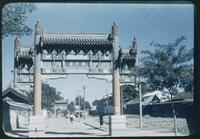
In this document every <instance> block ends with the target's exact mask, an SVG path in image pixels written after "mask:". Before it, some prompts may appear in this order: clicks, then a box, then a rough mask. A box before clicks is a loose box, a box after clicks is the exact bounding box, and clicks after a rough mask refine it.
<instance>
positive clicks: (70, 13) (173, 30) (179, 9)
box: [2, 3, 194, 102]
mask: <svg viewBox="0 0 200 139" xmlns="http://www.w3.org/2000/svg"><path fill="white" fill-rule="evenodd" d="M36 6H37V10H36V11H35V12H33V13H32V14H29V15H28V18H27V20H26V23H27V24H28V25H29V26H30V27H31V28H33V29H34V25H35V23H36V21H37V20H39V21H40V24H41V26H42V29H43V30H44V31H45V32H63V33H73V32H91V33H93V32H94V33H98V32H101V33H111V26H112V24H113V22H116V24H117V26H118V27H119V44H120V47H122V48H128V47H130V46H131V43H132V41H133V38H134V37H136V39H137V41H138V46H139V53H140V51H141V50H146V49H152V48H151V47H150V45H149V43H150V42H152V41H155V42H160V43H168V42H173V41H175V40H176V39H177V38H178V37H180V36H181V35H184V36H186V37H187V40H186V41H185V42H184V44H185V45H186V46H187V47H188V48H193V47H194V41H193V40H194V7H193V5H192V4H73V3H67V4H64V3H40V4H36ZM14 38H15V36H12V37H7V38H5V39H3V40H2V64H3V65H2V81H3V82H2V83H3V84H2V85H3V88H5V87H6V86H7V85H8V84H9V83H10V82H11V81H12V80H13V75H12V74H11V70H13V59H14V47H13V45H14ZM20 42H21V44H22V46H24V47H34V46H33V36H31V37H28V36H25V37H22V38H20ZM46 82H47V83H49V84H50V85H51V86H53V87H55V88H56V89H57V90H58V91H60V92H62V94H61V95H62V96H63V97H64V98H65V99H68V100H74V99H75V97H76V96H77V95H83V86H84V85H85V86H86V100H87V101H89V102H92V101H93V100H94V99H101V98H102V97H103V96H104V95H105V94H106V92H108V93H111V92H112V83H111V82H108V81H105V80H97V79H88V78H87V76H86V75H68V77H67V78H66V79H57V80H50V81H46ZM20 87H21V88H23V87H25V86H20Z"/></svg>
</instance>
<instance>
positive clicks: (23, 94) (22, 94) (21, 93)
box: [2, 86, 27, 100]
mask: <svg viewBox="0 0 200 139" xmlns="http://www.w3.org/2000/svg"><path fill="white" fill-rule="evenodd" d="M9 92H12V93H13V94H15V95H16V96H18V97H20V98H23V99H25V100H27V94H26V92H24V91H23V90H20V89H17V88H14V87H12V86H8V87H6V88H5V89H4V90H3V92H2V97H4V96H5V95H6V94H8V93H9Z"/></svg>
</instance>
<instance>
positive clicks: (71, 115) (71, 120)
mask: <svg viewBox="0 0 200 139" xmlns="http://www.w3.org/2000/svg"><path fill="white" fill-rule="evenodd" d="M73 120H74V116H73V114H72V113H71V114H70V122H71V123H73Z"/></svg>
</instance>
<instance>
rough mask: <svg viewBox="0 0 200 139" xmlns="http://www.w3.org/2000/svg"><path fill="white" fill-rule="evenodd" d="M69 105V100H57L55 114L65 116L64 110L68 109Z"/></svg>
mask: <svg viewBox="0 0 200 139" xmlns="http://www.w3.org/2000/svg"><path fill="white" fill-rule="evenodd" d="M67 105H68V101H67V100H64V101H56V102H55V104H54V114H55V115H54V116H55V117H57V116H63V115H64V111H66V110H67Z"/></svg>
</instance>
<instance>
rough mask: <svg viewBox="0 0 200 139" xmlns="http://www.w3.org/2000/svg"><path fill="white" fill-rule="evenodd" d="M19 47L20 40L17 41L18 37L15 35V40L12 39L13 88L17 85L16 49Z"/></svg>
mask: <svg viewBox="0 0 200 139" xmlns="http://www.w3.org/2000/svg"><path fill="white" fill-rule="evenodd" d="M19 47H20V42H19V37H18V36H16V38H15V40H14V72H13V74H14V75H13V77H14V79H13V86H14V88H17V87H18V84H17V68H18V67H17V49H18V48H19Z"/></svg>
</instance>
